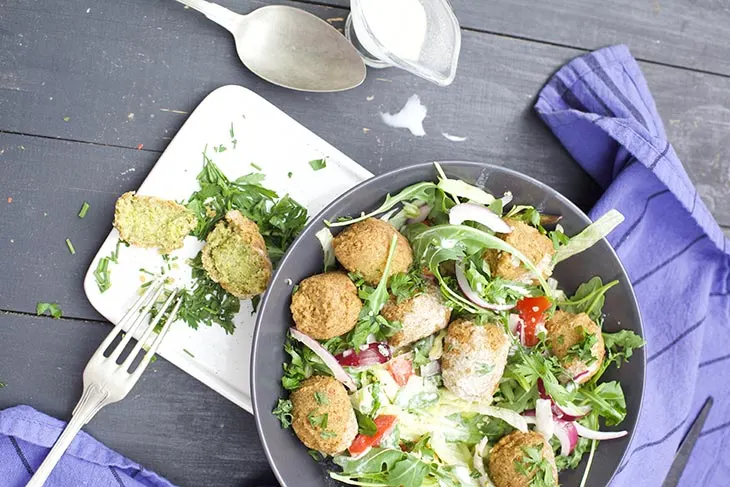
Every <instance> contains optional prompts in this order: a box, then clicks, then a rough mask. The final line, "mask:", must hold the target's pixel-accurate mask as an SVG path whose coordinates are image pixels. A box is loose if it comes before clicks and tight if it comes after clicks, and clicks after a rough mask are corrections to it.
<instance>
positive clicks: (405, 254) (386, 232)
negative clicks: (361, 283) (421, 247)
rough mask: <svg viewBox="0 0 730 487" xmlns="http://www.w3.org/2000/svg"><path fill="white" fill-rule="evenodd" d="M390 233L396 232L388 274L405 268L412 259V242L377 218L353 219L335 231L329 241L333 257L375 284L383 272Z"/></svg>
mask: <svg viewBox="0 0 730 487" xmlns="http://www.w3.org/2000/svg"><path fill="white" fill-rule="evenodd" d="M393 235H397V244H396V247H395V253H394V254H393V261H392V263H391V265H390V271H389V275H388V277H390V276H392V275H393V274H397V273H399V272H407V271H408V268H409V267H410V266H411V264H412V263H413V250H411V245H410V244H409V243H408V240H407V239H406V238H405V237H404V236H403V235H401V233H400V232H399V231H398V230H396V229H395V227H393V225H391V224H390V223H386V222H384V221H382V220H379V219H377V218H368V219H367V220H363V221H361V222H357V223H354V224H352V225H350V226H349V227H347V228H346V229H345V230H343V231H342V232H341V233H340V234H339V235H337V236H336V237H335V238H334V241H333V242H332V245H333V248H334V252H335V257H336V258H337V260H338V261H339V262H340V264H342V267H344V268H345V269H347V270H348V271H350V272H358V273H360V274H361V275H362V277H363V278H364V279H365V281H367V282H368V283H369V284H373V285H376V284H378V282H379V281H380V278H381V277H382V276H383V271H384V269H385V265H386V263H387V261H388V252H389V250H390V243H391V240H392V239H393Z"/></svg>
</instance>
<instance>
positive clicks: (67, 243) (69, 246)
mask: <svg viewBox="0 0 730 487" xmlns="http://www.w3.org/2000/svg"><path fill="white" fill-rule="evenodd" d="M66 247H68V251H69V252H71V255H76V249H75V248H74V244H72V243H71V239H70V238H67V239H66Z"/></svg>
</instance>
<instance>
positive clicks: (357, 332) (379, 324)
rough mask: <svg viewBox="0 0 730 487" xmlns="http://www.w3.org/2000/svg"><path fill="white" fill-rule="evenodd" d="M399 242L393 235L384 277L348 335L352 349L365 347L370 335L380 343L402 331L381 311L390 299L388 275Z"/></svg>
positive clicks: (366, 298) (399, 325)
mask: <svg viewBox="0 0 730 487" xmlns="http://www.w3.org/2000/svg"><path fill="white" fill-rule="evenodd" d="M397 242H398V240H397V235H393V238H392V239H391V242H390V249H389V251H388V259H387V260H386V262H385V269H384V270H383V276H382V277H381V278H380V282H379V283H378V286H377V287H376V288H375V289H374V290H373V291H372V292H369V294H368V295H367V296H366V297H365V298H364V300H365V301H364V302H363V306H362V310H361V311H360V316H359V317H358V322H357V324H356V325H355V328H354V329H353V330H352V331H351V332H350V333H348V335H347V342H348V343H350V345H351V346H352V348H355V349H358V348H359V347H360V346H361V345H364V344H365V343H366V342H367V337H368V335H370V334H374V335H375V337H376V338H377V339H378V340H379V341H380V340H384V339H385V338H388V337H390V336H393V335H394V334H396V333H397V332H398V331H399V330H400V329H401V324H400V323H398V322H390V321H388V320H386V319H385V318H384V317H383V316H381V315H380V310H381V309H383V306H385V303H387V302H388V299H389V295H388V274H389V272H390V265H391V264H392V262H393V255H394V254H395V248H396V244H397ZM356 285H357V283H356Z"/></svg>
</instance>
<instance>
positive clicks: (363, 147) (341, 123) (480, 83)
mask: <svg viewBox="0 0 730 487" xmlns="http://www.w3.org/2000/svg"><path fill="white" fill-rule="evenodd" d="M222 3H224V4H226V5H229V6H233V5H234V4H235V7H236V9H238V10H239V11H248V10H250V9H252V8H254V7H256V6H260V5H262V4H263V3H264V2H260V1H250V0H249V1H246V2H245V3H244V2H233V0H227V1H225V2H222ZM302 6H303V7H305V8H307V9H310V10H312V11H314V12H315V13H317V14H318V15H320V16H322V17H324V18H329V19H339V20H333V22H334V23H336V24H341V23H342V22H341V21H342V19H343V18H344V16H345V15H346V11H344V10H340V9H332V8H323V7H318V6H312V5H307V4H302ZM87 8H89V9H90V12H89V13H86V9H87ZM4 12H6V15H4V16H2V17H0V48H3V49H0V65H2V66H3V73H4V75H3V77H2V78H1V79H2V80H3V81H2V84H0V86H2V87H4V88H5V89H4V90H0V130H7V131H15V132H21V133H30V134H39V135H45V136H49V137H63V138H69V139H76V140H83V141H91V142H96V143H100V144H117V145H123V146H127V147H137V145H138V144H144V147H145V148H146V149H147V148H150V149H154V150H161V149H163V148H164V147H165V145H166V144H167V142H168V141H169V138H170V137H171V136H172V135H173V134H174V133H175V131H176V130H177V128H178V127H179V126H180V124H181V123H182V122H183V121H184V119H185V114H184V113H183V114H180V113H175V112H172V111H170V110H177V111H182V112H189V111H191V110H192V109H193V108H194V107H195V105H196V104H197V103H198V102H199V101H200V100H201V99H202V98H203V97H204V96H205V95H206V94H207V93H208V92H210V91H211V90H212V89H214V88H216V87H218V86H221V85H223V84H228V83H237V84H242V85H244V86H247V87H249V88H251V89H253V90H254V91H256V92H258V93H260V94H262V95H263V96H265V97H266V98H267V99H269V100H270V101H272V102H273V103H274V104H276V105H277V106H279V107H281V108H283V109H284V110H285V111H287V112H288V113H289V114H291V115H292V116H293V117H294V118H295V119H297V120H299V121H301V122H302V123H303V124H304V125H305V126H307V127H309V128H311V129H312V130H313V131H315V132H316V133H318V134H320V135H321V136H323V137H324V138H325V139H326V140H328V141H330V142H331V143H333V144H334V145H335V146H337V147H339V148H340V149H342V150H343V151H344V152H345V153H347V154H349V155H350V156H352V157H353V158H354V159H355V160H357V161H359V162H360V163H362V164H364V165H365V166H366V167H368V168H370V169H371V170H373V171H374V172H382V171H383V170H386V169H388V168H390V167H394V166H396V165H402V164H405V163H407V162H410V161H423V160H429V159H444V158H466V159H488V160H490V161H493V162H494V161H497V162H500V163H504V164H507V165H511V166H512V167H516V168H519V169H522V170H525V171H526V172H528V173H529V174H531V175H534V176H537V177H540V178H547V180H549V181H551V180H552V179H551V178H555V177H556V176H555V175H554V174H551V173H556V172H560V173H561V174H564V175H565V177H566V178H568V179H566V180H565V182H563V183H562V184H560V186H559V188H558V189H560V190H563V191H566V190H567V191H568V192H570V191H571V189H570V188H573V189H572V191H573V193H572V194H569V195H570V196H571V197H577V196H576V193H577V191H576V189H575V188H574V187H573V186H570V185H571V184H574V185H579V186H585V185H586V184H590V183H588V182H587V181H586V180H585V179H584V178H582V177H581V176H579V175H578V173H579V172H580V171H579V170H578V169H577V168H576V167H575V166H574V165H573V163H572V162H570V161H569V159H568V158H567V156H566V154H565V153H564V152H563V151H562V150H561V149H560V148H558V147H556V145H555V144H554V142H553V139H552V138H551V137H550V136H549V135H548V133H547V131H546V129H545V128H544V127H542V125H541V124H540V122H539V121H537V119H536V117H535V116H534V114H533V113H532V112H531V109H530V107H531V105H532V102H533V100H534V96H535V94H536V93H537V91H538V90H539V89H540V87H541V85H542V84H543V83H544V82H545V80H546V79H547V78H548V76H549V75H550V73H552V72H553V71H554V70H555V69H556V68H557V67H559V66H560V65H561V64H562V63H564V62H565V61H567V60H568V59H570V58H572V57H574V56H576V55H578V54H580V51H577V50H573V49H566V48H560V47H555V46H549V45H541V44H536V43H533V42H527V41H522V40H517V39H510V38H504V37H501V36H495V35H486V34H479V33H474V32H464V42H463V50H462V56H461V66H460V69H459V73H458V76H457V79H456V82H455V83H454V85H452V86H451V87H448V88H446V89H443V88H438V87H436V86H433V85H430V84H429V83H427V82H425V81H422V80H419V79H417V78H414V77H413V76H411V75H409V74H408V73H405V72H402V71H399V70H394V69H388V70H380V71H377V70H370V72H369V76H368V79H367V80H366V81H365V83H364V84H363V86H361V87H359V88H357V89H355V90H351V91H348V92H345V93H339V94H326V95H314V94H312V95H307V94H302V93H296V92H292V91H287V90H284V89H280V88H277V87H274V86H271V85H269V84H267V83H265V82H263V81H261V80H259V79H257V78H256V77H254V76H253V75H252V74H251V73H250V72H248V71H247V70H246V69H245V68H243V67H241V66H240V65H239V64H238V61H237V58H236V57H235V56H236V55H235V52H234V48H233V43H232V42H231V39H230V37H229V35H228V34H227V33H226V32H224V31H223V30H222V29H221V28H219V27H218V26H216V25H214V24H212V23H210V22H209V21H207V20H206V19H204V18H203V17H202V16H201V15H199V14H197V13H195V12H193V11H190V10H185V9H183V8H182V7H181V6H179V5H178V4H175V3H174V2H172V1H166V0H165V1H162V0H160V1H156V2H148V1H146V0H127V1H125V2H113V1H111V0H103V1H100V2H97V3H95V4H94V5H93V6H92V7H87V4H85V3H81V2H71V3H70V5H69V7H68V8H67V9H63V10H59V9H56V8H55V7H54V6H53V4H52V2H49V1H48V0H45V1H40V2H35V1H32V0H23V1H19V2H14V3H13V4H12V5H7V6H5V7H4ZM519 18H520V17H519V16H516V19H519ZM515 22H516V23H517V20H516V21H515ZM37 25H43V29H37V28H36V26H37ZM68 32H83V35H81V36H70V35H68ZM20 35H23V37H22V38H20V37H19V36H20ZM20 44H22V46H21V45H20ZM642 68H643V70H644V72H645V74H646V76H647V78H648V81H649V84H650V86H651V88H652V90H653V93H654V95H655V97H656V100H657V104H658V107H659V110H660V112H661V113H662V115H663V117H664V120H665V124H666V125H667V127H668V129H669V132H670V135H671V137H672V140H673V142H674V145H675V147H676V150H677V152H678V153H679V154H680V156H682V158H683V160H684V161H685V164H686V165H687V166H688V171H689V172H690V174H691V175H692V177H693V178H694V180H695V182H696V183H698V185H699V187H700V189H701V194H702V195H703V197H705V199H706V201H707V202H708V204H710V206H712V207H714V209H715V214H716V216H717V218H718V220H719V221H720V222H721V223H723V224H726V225H728V224H730V192H729V191H727V187H728V185H730V171H728V169H727V167H728V166H727V165H728V162H727V158H726V157H725V155H726V154H727V152H726V151H727V150H728V149H727V147H728V144H727V141H728V139H727V137H728V131H727V120H728V118H727V117H728V110H729V108H728V106H727V103H726V102H725V101H724V100H728V99H730V78H724V77H720V76H713V75H707V74H702V73H695V72H690V71H686V70H680V69H674V68H669V67H666V66H657V65H654V64H647V63H643V64H642ZM414 93H417V94H419V95H420V96H421V99H422V100H423V101H424V102H425V104H426V105H427V107H428V109H429V115H428V118H427V119H426V130H427V133H428V135H427V136H426V137H424V138H415V137H412V136H411V135H410V134H408V133H407V132H406V131H403V130H400V131H397V130H394V129H391V128H388V127H385V126H384V125H383V123H382V122H381V120H380V116H379V112H380V111H393V110H397V109H399V108H400V107H401V106H402V105H403V104H404V103H405V100H406V99H407V98H408V97H409V96H410V95H412V94H414ZM65 117H69V119H68V121H64V118H65ZM366 129H367V130H366ZM441 132H447V133H453V134H457V135H466V136H468V137H469V140H467V141H466V142H464V143H454V142H450V141H448V140H446V139H445V138H444V137H442V136H441ZM698 134H701V137H698ZM594 190H595V188H593V189H592V190H588V191H586V192H585V193H583V194H584V195H585V196H582V197H579V198H582V199H579V200H578V203H580V204H585V203H587V202H589V201H590V199H591V197H588V194H589V193H590V192H591V191H594Z"/></svg>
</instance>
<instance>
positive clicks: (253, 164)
mask: <svg viewBox="0 0 730 487" xmlns="http://www.w3.org/2000/svg"><path fill="white" fill-rule="evenodd" d="M251 167H252V168H254V169H256V170H257V171H260V170H261V166H259V165H258V164H256V163H255V162H252V163H251Z"/></svg>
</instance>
